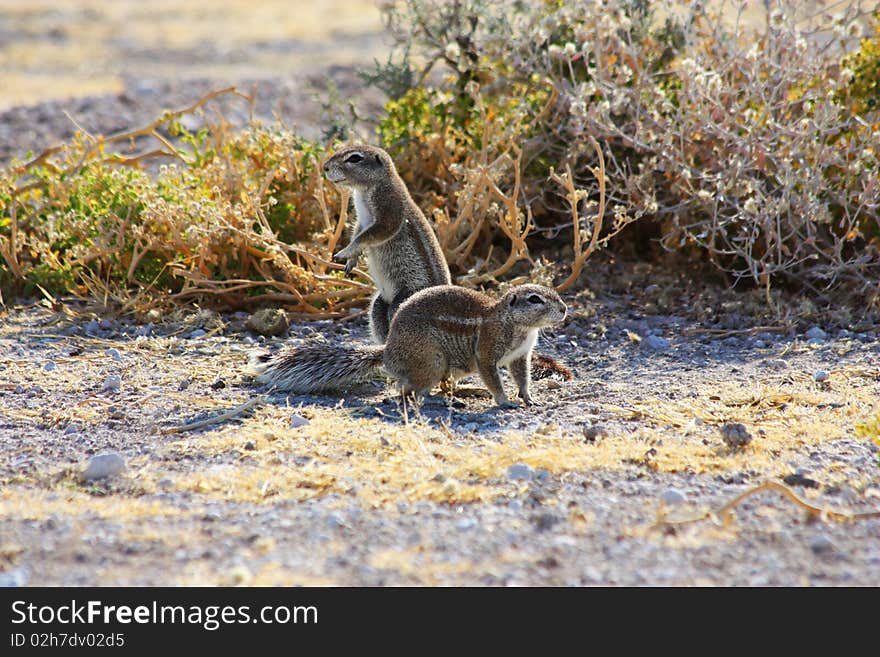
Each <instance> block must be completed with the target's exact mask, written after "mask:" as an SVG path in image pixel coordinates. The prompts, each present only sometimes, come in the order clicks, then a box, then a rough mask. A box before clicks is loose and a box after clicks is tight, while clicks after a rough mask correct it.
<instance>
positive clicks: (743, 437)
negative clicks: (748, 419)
mask: <svg viewBox="0 0 880 657" xmlns="http://www.w3.org/2000/svg"><path fill="white" fill-rule="evenodd" d="M721 438H722V440H724V444H725V445H727V446H728V447H729V448H731V449H739V448H741V447H745V446H746V445H748V444H749V443H751V442H752V434H751V433H749V430H748V429H747V428H746V425H744V424H743V423H742V422H728V423H727V424H725V425H724V426H722V427H721Z"/></svg>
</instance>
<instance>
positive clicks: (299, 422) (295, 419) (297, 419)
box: [290, 413, 309, 429]
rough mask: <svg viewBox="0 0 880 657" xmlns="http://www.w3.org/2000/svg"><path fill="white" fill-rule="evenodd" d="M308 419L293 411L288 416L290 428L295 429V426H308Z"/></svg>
mask: <svg viewBox="0 0 880 657" xmlns="http://www.w3.org/2000/svg"><path fill="white" fill-rule="evenodd" d="M308 424H309V421H308V419H306V418H304V417H303V416H302V415H297V414H296V413H294V414H293V415H291V416H290V428H291V429H296V428H297V427H305V426H308Z"/></svg>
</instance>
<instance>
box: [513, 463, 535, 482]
mask: <svg viewBox="0 0 880 657" xmlns="http://www.w3.org/2000/svg"><path fill="white" fill-rule="evenodd" d="M534 476H535V470H534V468H532V466H530V465H529V464H528V463H514V464H513V465H511V466H510V467H509V468H507V478H508V479H513V480H514V481H519V480H525V481H528V480H529V479H531V478H532V477H534Z"/></svg>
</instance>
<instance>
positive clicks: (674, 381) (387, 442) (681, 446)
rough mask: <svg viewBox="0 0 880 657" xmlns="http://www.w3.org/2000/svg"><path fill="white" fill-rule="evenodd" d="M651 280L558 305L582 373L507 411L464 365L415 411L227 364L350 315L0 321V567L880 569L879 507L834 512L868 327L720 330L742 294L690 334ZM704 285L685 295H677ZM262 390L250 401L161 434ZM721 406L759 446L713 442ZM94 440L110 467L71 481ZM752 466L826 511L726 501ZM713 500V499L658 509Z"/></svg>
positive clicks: (521, 574) (863, 406) (770, 500)
mask: <svg viewBox="0 0 880 657" xmlns="http://www.w3.org/2000/svg"><path fill="white" fill-rule="evenodd" d="M644 275H645V276H646V277H648V278H647V280H650V277H651V274H650V272H645V274H644ZM644 282H645V281H641V282H639V280H638V279H636V280H635V282H634V284H633V291H630V292H628V293H627V292H622V293H619V294H618V293H614V292H605V293H602V294H598V295H597V296H596V298H595V299H592V300H589V299H587V298H586V297H585V296H584V295H581V296H580V297H577V298H571V297H569V298H568V299H567V301H568V302H569V305H570V307H571V309H572V311H573V312H572V314H571V315H570V319H569V321H568V322H567V323H566V324H565V326H563V327H561V328H560V329H559V330H558V331H548V332H547V334H546V335H545V337H544V338H542V341H541V343H540V348H541V350H542V351H544V352H545V353H548V354H550V355H552V356H554V357H557V358H559V359H561V360H562V361H563V362H565V363H566V364H568V365H569V366H571V367H572V369H573V370H574V371H575V374H576V380H575V381H572V382H567V383H562V384H560V383H559V382H555V381H551V382H548V381H547V380H544V381H540V382H537V383H536V384H535V389H536V395H535V396H536V397H537V398H538V400H539V401H541V402H543V404H544V405H543V406H541V407H537V408H530V409H518V410H512V411H500V410H497V409H495V408H493V407H492V405H491V400H488V399H485V398H483V397H481V396H479V395H477V394H476V392H477V391H479V389H480V388H481V386H480V383H479V381H478V380H476V379H473V380H471V381H469V382H467V383H468V384H469V385H466V386H465V389H464V390H463V392H462V395H463V396H461V397H456V398H453V399H448V398H444V397H439V396H438V397H436V398H433V399H429V400H428V401H427V402H426V403H425V404H424V405H423V407H422V408H421V411H420V413H418V414H416V416H415V417H414V418H413V419H412V421H411V424H410V425H408V426H405V425H404V424H403V423H402V420H401V417H400V408H399V405H398V401H397V399H396V398H395V397H394V396H393V392H392V390H391V389H389V388H386V387H385V386H384V384H382V383H377V384H376V385H375V386H367V387H366V388H364V389H360V390H356V391H352V392H351V393H350V394H346V395H342V396H339V395H336V396H325V397H308V396H293V397H288V396H286V395H282V394H277V393H276V394H272V395H269V396H268V397H264V398H261V397H260V393H261V390H260V389H259V388H255V387H254V386H253V385H252V384H251V383H250V382H249V380H248V378H247V377H246V376H245V375H244V374H243V371H244V364H245V362H246V360H247V353H248V352H249V351H251V350H253V349H255V348H269V349H277V348H282V346H283V345H284V344H292V343H296V342H298V341H301V340H309V339H316V337H317V335H318V334H320V335H321V336H323V337H325V338H326V339H328V340H330V341H351V340H365V339H367V332H366V327H365V325H364V324H363V321H362V320H356V321H355V322H352V323H347V324H338V323H336V324H332V323H318V324H294V325H292V326H291V330H290V332H289V335H286V336H284V337H283V338H272V339H268V340H266V339H262V338H261V337H260V336H256V335H253V334H251V333H250V332H249V331H248V330H247V329H246V328H245V327H244V323H245V320H246V316H245V315H244V314H239V315H229V316H218V315H216V314H215V313H210V312H201V313H198V312H196V311H195V310H194V311H192V312H191V313H190V314H188V315H186V314H184V315H180V316H178V317H176V318H172V317H169V318H163V319H162V320H159V319H158V318H157V322H156V323H155V324H147V325H144V324H136V323H131V322H129V321H128V320H126V319H124V318H123V319H113V318H112V317H109V316H108V315H107V314H106V313H98V314H94V313H93V312H91V311H90V310H89V309H88V308H87V307H85V306H83V305H82V304H80V303H76V302H68V303H65V304H63V305H60V306H56V309H55V310H52V309H50V308H47V307H45V306H43V305H40V304H37V305H36V306H33V307H30V308H10V309H9V310H8V312H7V313H5V314H4V316H3V317H2V320H0V353H2V354H3V356H2V358H0V440H2V441H3V446H4V449H3V451H2V455H0V482H2V485H3V486H2V492H0V537H2V539H0V569H2V570H3V571H4V572H3V573H2V577H3V579H4V581H6V582H7V583H22V584H34V585H38V584H50V585H54V584H73V585H80V584H83V585H84V584H138V585H139V584H237V583H251V584H269V585H274V584H334V585H336V584H338V585H349V584H352V585H397V584H401V585H407V584H430V585H434V584H444V585H445V584H452V585H458V584H477V585H479V584H487V585H501V584H514V585H515V584H524V585H537V584H551V585H591V584H624V585H642V584H652V585H653V584H661V585H666V584H669V585H692V584H711V585H740V584H748V585H813V584H816V585H844V584H845V585H868V586H876V585H878V584H880V539H878V536H880V518H876V517H875V518H861V519H852V518H851V517H850V518H849V519H848V518H847V516H853V515H854V514H858V513H866V512H874V511H877V510H878V509H880V468H878V454H877V446H876V445H875V444H873V443H872V441H871V440H869V439H868V438H867V437H864V436H861V435H859V434H858V432H857V430H856V427H857V425H859V424H860V423H863V422H865V421H866V420H868V419H870V418H872V417H874V416H876V414H877V413H878V412H880V405H878V399H880V374H878V368H877V363H878V362H880V340H878V335H877V332H876V330H875V329H866V327H861V328H863V329H866V330H861V331H850V330H848V329H841V330H840V331H836V332H830V331H829V332H828V333H825V334H824V335H823V334H821V333H820V332H819V331H818V330H817V329H816V327H812V330H811V332H810V336H811V337H807V336H806V335H805V334H804V333H803V332H802V331H800V330H791V331H787V332H786V331H774V330H772V329H773V328H775V327H770V330H762V329H760V327H758V328H757V329H756V330H749V328H750V327H749V326H748V322H747V321H746V322H744V323H743V324H742V325H740V326H738V327H737V328H725V327H729V326H731V325H732V323H733V322H743V318H742V317H741V316H740V317H738V316H736V315H735V313H734V314H733V315H732V316H731V315H730V314H728V315H726V316H723V317H720V318H717V321H715V322H713V323H712V324H711V326H712V327H713V328H712V330H707V326H709V324H708V323H707V322H696V321H693V320H690V319H687V318H686V317H684V316H683V315H676V314H674V313H672V314H665V313H664V314H661V313H653V314H645V313H644V312H643V309H644V308H645V307H646V306H649V305H650V302H649V301H648V300H647V298H646V296H645V294H644V293H643V292H642V290H643V289H644V288H645V287H647V286H646V285H644ZM650 292H651V290H650V289H649V296H650ZM694 294H697V295H699V293H695V292H694V291H693V290H689V289H684V290H682V299H687V300H688V301H689V303H688V304H687V305H688V306H689V307H693V305H694V303H695V299H694V296H693V295H694ZM696 303H697V305H699V301H696ZM725 303H727V302H725ZM728 307H729V303H728ZM678 310H680V311H682V313H686V312H687V310H686V309H685V308H684V306H683V305H682V306H681V307H679V308H678ZM752 328H754V326H752ZM713 331H714V332H713ZM636 336H638V337H640V338H641V341H639V340H638V338H637V337H636ZM664 340H665V341H667V343H668V344H666V343H664V342H663V341H664ZM650 345H654V348H652V347H651V346H650ZM510 385H511V384H510V382H509V381H508V386H510ZM467 393H470V394H467ZM255 399H256V400H258V403H257V404H256V405H255V406H253V407H252V408H250V409H248V410H246V411H245V412H244V413H243V414H241V415H240V416H236V417H234V418H232V419H228V420H225V421H220V422H216V423H213V424H210V425H209V426H207V427H205V428H201V429H194V430H184V431H179V432H177V431H176V429H179V428H180V427H182V426H184V425H186V424H187V423H190V422H194V421H199V420H203V419H210V418H214V417H216V416H218V415H220V414H221V413H223V412H226V411H229V410H230V409H234V408H235V407H237V406H239V405H240V404H242V403H247V402H248V401H253V400H255ZM731 422H741V423H743V424H744V425H745V428H746V430H747V432H748V433H749V435H750V436H751V438H752V440H751V443H750V444H748V445H746V446H745V447H741V448H734V447H730V446H729V445H727V444H726V443H725V441H724V438H723V433H722V430H721V427H723V426H724V425H725V424H728V423H731ZM104 453H110V454H115V455H117V456H118V457H119V459H120V460H121V461H123V462H124V464H125V470H124V471H123V472H122V473H121V474H118V475H115V476H112V477H110V478H108V479H94V480H88V479H84V477H83V472H84V471H86V470H87V469H88V467H89V464H90V460H91V459H92V457H93V456H94V455H96V454H104ZM92 467H94V464H92ZM768 481H769V482H775V483H777V484H781V483H785V484H786V485H787V486H788V487H789V489H790V490H791V491H793V492H794V493H796V494H797V495H798V496H800V497H801V498H802V499H803V500H805V501H806V502H807V503H809V504H810V505H814V506H816V507H820V508H822V509H824V510H831V511H835V512H839V513H840V514H843V515H841V516H837V515H819V516H816V515H814V514H811V513H809V512H807V510H805V508H804V507H802V506H798V505H797V504H795V503H794V502H792V501H791V500H789V499H788V498H786V497H784V496H783V495H782V494H781V493H780V492H779V491H775V490H770V491H765V492H760V493H758V494H756V495H755V496H753V497H751V498H748V499H746V500H745V501H743V502H742V503H741V504H739V505H738V506H736V507H734V509H733V511H732V514H731V515H730V516H729V517H726V516H719V515H717V512H718V510H719V509H721V507H722V506H723V505H724V504H725V503H727V502H729V501H730V500H732V499H733V498H735V497H736V496H737V495H740V494H742V493H744V492H747V491H749V490H751V489H753V488H755V487H756V486H758V485H760V484H762V483H764V482H768ZM707 512H709V513H715V514H716V515H714V516H712V517H710V518H708V519H705V520H702V521H699V522H694V523H692V524H686V525H677V524H674V523H673V524H666V523H664V522H661V521H662V520H682V519H687V518H693V517H700V516H701V515H704V514H706V513H707ZM658 523H659V524H658Z"/></svg>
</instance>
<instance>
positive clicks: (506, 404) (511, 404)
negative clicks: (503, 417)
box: [495, 397, 519, 408]
mask: <svg viewBox="0 0 880 657" xmlns="http://www.w3.org/2000/svg"><path fill="white" fill-rule="evenodd" d="M495 403H496V404H497V405H498V408H519V403H518V402H515V401H511V400H510V399H507V398H506V397H504V398H502V399H496V400H495Z"/></svg>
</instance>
